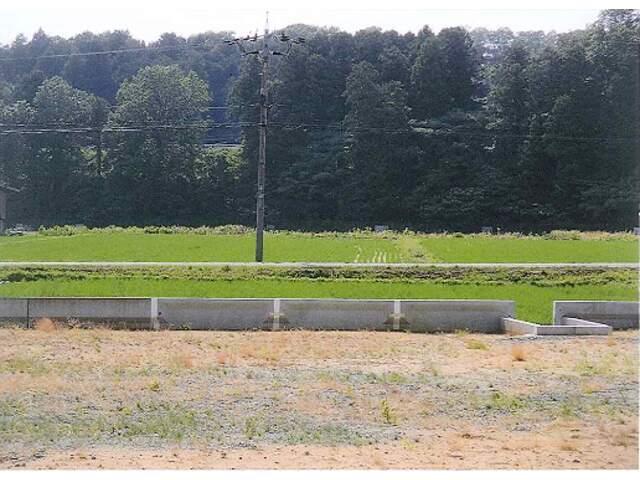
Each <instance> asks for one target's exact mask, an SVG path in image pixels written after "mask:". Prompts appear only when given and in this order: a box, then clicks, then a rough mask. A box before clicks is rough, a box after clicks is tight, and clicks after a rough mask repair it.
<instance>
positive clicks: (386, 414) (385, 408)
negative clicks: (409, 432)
mask: <svg viewBox="0 0 640 480" xmlns="http://www.w3.org/2000/svg"><path fill="white" fill-rule="evenodd" d="M380 411H381V414H382V420H383V421H384V423H386V424H388V425H396V421H397V417H396V413H395V412H394V410H393V408H392V407H391V405H390V404H389V400H387V399H386V398H385V399H384V400H382V402H380Z"/></svg>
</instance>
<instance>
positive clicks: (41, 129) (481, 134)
mask: <svg viewBox="0 0 640 480" xmlns="http://www.w3.org/2000/svg"><path fill="white" fill-rule="evenodd" d="M269 125H270V126H271V127H274V128H276V129H280V130H287V131H292V130H317V129H326V130H337V131H341V132H343V133H345V134H353V133H379V134H389V135H393V134H397V135H412V134H413V135H414V134H421V133H422V134H435V135H450V136H458V137H463V138H464V137H467V138H487V139H498V138H520V139H544V140H562V141H595V142H599V141H601V142H610V141H614V142H615V141H620V142H626V141H630V142H639V141H640V138H638V137H635V136H634V137H587V136H570V135H545V134H542V135H534V134H513V133H507V132H499V131H487V130H485V131H471V130H468V129H466V130H463V131H460V130H456V129H451V128H447V127H438V128H434V127H418V128H416V127H408V128H387V127H375V126H368V127H347V126H345V125H342V124H318V123H285V122H272V123H270V124H269ZM260 126H261V123H259V122H225V123H209V122H206V121H201V122H193V123H181V124H164V123H137V124H136V123H131V124H125V125H112V126H106V127H86V126H85V127H83V126H74V125H66V128H64V127H65V126H64V125H63V126H52V124H50V125H48V126H47V125H44V124H43V125H39V126H35V125H29V124H0V127H4V129H3V130H0V135H10V134H18V135H20V134H25V135H31V134H32V135H40V134H47V133H69V134H73V133H76V134H81V133H142V132H149V131H157V130H159V131H167V130H210V129H236V128H255V127H260Z"/></svg>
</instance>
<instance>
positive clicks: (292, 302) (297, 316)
mask: <svg viewBox="0 0 640 480" xmlns="http://www.w3.org/2000/svg"><path fill="white" fill-rule="evenodd" d="M280 310H281V312H282V314H283V316H284V320H285V321H286V322H288V328H302V329H306V330H384V329H386V327H385V322H386V321H387V320H388V318H389V315H391V314H392V313H393V301H392V300H347V299H282V300H281V301H280Z"/></svg>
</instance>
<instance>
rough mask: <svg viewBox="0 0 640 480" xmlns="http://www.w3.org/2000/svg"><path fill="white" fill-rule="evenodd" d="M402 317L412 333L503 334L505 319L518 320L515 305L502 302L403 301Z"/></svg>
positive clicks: (509, 302)
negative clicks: (458, 331) (515, 318)
mask: <svg viewBox="0 0 640 480" xmlns="http://www.w3.org/2000/svg"><path fill="white" fill-rule="evenodd" d="M402 313H403V314H404V316H405V319H406V321H407V322H408V323H409V329H410V330H411V331H412V332H453V331H456V330H469V331H472V332H486V333H499V332H502V331H503V328H502V319H503V318H505V317H513V316H515V302H511V301H502V300H429V301H420V300H403V301H402Z"/></svg>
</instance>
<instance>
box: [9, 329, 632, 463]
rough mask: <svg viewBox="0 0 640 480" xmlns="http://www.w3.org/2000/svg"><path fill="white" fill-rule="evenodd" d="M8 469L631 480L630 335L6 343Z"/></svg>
mask: <svg viewBox="0 0 640 480" xmlns="http://www.w3.org/2000/svg"><path fill="white" fill-rule="evenodd" d="M0 345H1V347H0V469H7V468H27V469H30V468H36V469H42V468H44V469H51V468H92V469H93V468H108V469H111V468H116V469H131V468H135V469H138V468H183V469H184V468H225V469H231V468H237V469H244V468H281V469H282V468H373V469H385V468H419V469H433V468H449V469H456V468H457V469H470V468H495V469H502V468H504V469H507V468H529V469H549V468H571V469H575V468H589V469H594V468H614V469H622V468H625V469H628V468H633V469H637V468H638V332H637V331H636V332H615V333H614V334H613V335H612V336H610V337H590V338H589V337H572V338H570V337H564V338H561V337H547V338H530V337H508V336H503V335H476V334H467V333H465V332H460V333H458V334H451V335H424V334H408V333H382V332H307V331H296V332H242V333H240V332H238V333H232V332H187V331H185V332H175V331H174V332H123V331H110V330H80V329H71V330H66V329H50V328H48V329H43V330H40V331H37V330H35V331H34V330H31V331H27V330H20V329H0Z"/></svg>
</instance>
